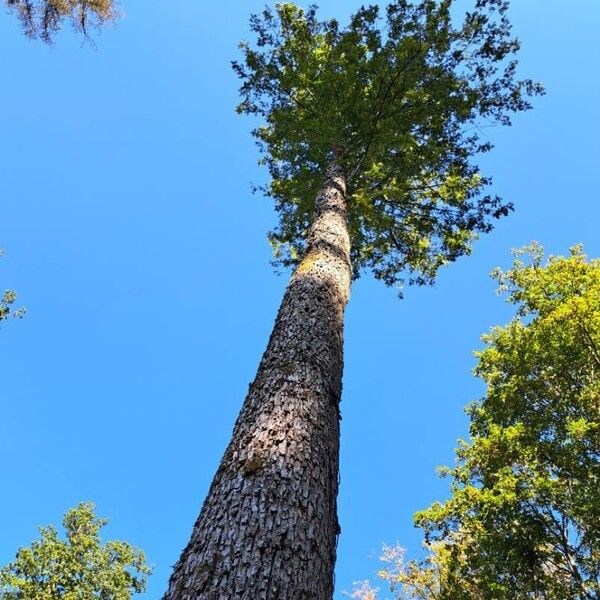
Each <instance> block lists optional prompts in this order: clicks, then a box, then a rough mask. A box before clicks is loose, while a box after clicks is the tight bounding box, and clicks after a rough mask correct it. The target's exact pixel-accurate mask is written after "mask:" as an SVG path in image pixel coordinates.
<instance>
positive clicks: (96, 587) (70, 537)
mask: <svg viewBox="0 0 600 600" xmlns="http://www.w3.org/2000/svg"><path fill="white" fill-rule="evenodd" d="M107 522H108V520H107V519H99V518H97V517H96V516H95V514H94V505H93V504H91V503H89V502H87V503H83V504H80V505H79V506H78V507H77V508H74V509H71V510H69V511H67V513H66V514H65V517H64V519H63V526H64V528H65V534H66V539H65V540H62V539H60V537H59V535H58V532H57V531H56V529H55V528H54V527H52V526H49V527H41V528H40V532H41V534H42V537H41V539H40V540H38V541H35V542H33V544H32V545H31V546H30V547H27V548H20V549H19V551H18V552H17V557H16V559H15V561H14V562H12V563H10V564H9V565H7V566H6V567H4V568H3V569H1V570H0V599H2V600H98V599H101V600H129V599H130V598H131V597H132V595H133V594H137V593H141V592H143V591H144V590H145V589H146V578H147V575H149V574H150V573H151V568H150V567H149V566H148V565H147V564H146V558H145V556H144V553H143V552H142V551H141V550H139V549H138V548H135V547H134V546H131V545H130V544H128V543H126V542H120V541H111V542H106V543H105V544H102V543H101V541H100V529H101V528H102V527H104V525H106V523H107Z"/></svg>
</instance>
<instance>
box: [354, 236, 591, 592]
mask: <svg viewBox="0 0 600 600" xmlns="http://www.w3.org/2000/svg"><path fill="white" fill-rule="evenodd" d="M525 251H526V253H527V255H528V256H529V260H528V261H523V260H521V259H518V260H517V261H516V262H515V264H514V266H513V268H512V269H510V270H508V271H507V272H505V273H504V272H502V271H497V272H496V274H495V276H496V278H497V279H498V280H499V282H500V284H501V290H503V291H505V292H508V294H509V301H510V302H511V303H512V304H514V305H515V307H516V310H517V314H516V316H515V318H514V319H513V320H512V321H511V322H510V323H509V324H508V325H507V326H505V327H496V328H494V329H492V331H491V332H490V333H489V334H488V335H486V336H484V338H483V339H484V341H485V342H486V344H487V347H486V348H485V349H484V350H483V351H482V352H479V353H478V359H479V361H478V365H477V368H476V370H475V372H476V374H477V375H479V377H481V378H482V379H483V380H484V381H485V383H486V385H487V392H486V394H485V396H484V397H483V398H482V399H481V400H479V401H477V402H475V403H473V404H472V405H471V406H470V407H469V409H468V412H469V414H470V416H471V439H470V441H468V442H463V441H461V442H460V445H459V448H458V450H457V465H456V466H455V467H454V468H451V469H444V470H443V473H445V474H446V475H448V476H450V477H451V478H452V494H451V497H450V499H449V500H447V501H446V502H444V503H435V504H433V505H432V506H431V507H430V508H428V509H427V510H425V511H422V512H420V513H417V515H416V522H417V524H418V525H419V526H420V527H422V528H423V529H424V531H425V533H426V537H427V542H428V545H429V548H430V550H431V552H430V553H429V555H428V557H427V558H426V559H425V560H423V561H409V562H405V561H404V560H403V559H402V558H403V557H402V555H401V554H396V557H395V560H393V561H392V562H393V564H392V565H391V568H387V569H385V570H383V571H382V573H381V574H382V575H383V577H384V579H387V580H388V581H389V582H390V583H391V584H392V589H393V591H395V592H397V594H398V595H397V598H398V599H399V600H400V599H401V598H402V599H408V598H421V599H425V600H479V599H481V600H489V599H494V600H529V599H534V600H565V599H567V598H570V599H578V600H595V599H597V598H599V597H600V486H599V485H598V482H599V481H600V260H598V259H596V260H591V261H588V260H586V257H585V255H584V254H583V252H582V249H581V247H575V248H573V249H572V250H571V254H570V256H568V257H550V259H548V261H544V259H543V253H542V249H541V247H540V246H538V245H533V246H531V247H529V248H526V249H525ZM521 252H522V251H521ZM398 559H399V560H398ZM363 589H364V590H367V591H368V590H369V588H363ZM359 591H360V590H359ZM359 591H357V596H356V597H357V598H361V596H360V595H358V592H359ZM371 591H372V590H371ZM363 597H364V598H365V599H366V598H367V596H363ZM373 598H374V596H373Z"/></svg>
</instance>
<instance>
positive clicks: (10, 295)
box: [0, 248, 25, 321]
mask: <svg viewBox="0 0 600 600" xmlns="http://www.w3.org/2000/svg"><path fill="white" fill-rule="evenodd" d="M3 255H4V250H2V249H1V248H0V257H1V256H3ZM16 299H17V294H16V293H15V292H14V291H12V290H6V291H5V292H4V293H3V294H2V296H1V297H0V321H3V320H4V319H8V317H10V316H11V315H12V316H13V317H22V316H23V315H24V314H25V309H24V308H18V309H16V310H14V309H13V306H12V305H13V304H14V303H15V301H16Z"/></svg>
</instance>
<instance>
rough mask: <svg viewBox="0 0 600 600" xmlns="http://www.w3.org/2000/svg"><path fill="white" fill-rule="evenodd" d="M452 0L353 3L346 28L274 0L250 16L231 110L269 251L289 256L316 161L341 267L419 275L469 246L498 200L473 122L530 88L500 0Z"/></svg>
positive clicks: (301, 245)
mask: <svg viewBox="0 0 600 600" xmlns="http://www.w3.org/2000/svg"><path fill="white" fill-rule="evenodd" d="M454 4H455V2H454V0H440V1H434V0H422V1H419V2H415V3H411V2H408V1H407V0H396V1H394V2H392V3H391V4H390V5H389V6H388V7H387V9H386V10H385V15H382V14H381V12H382V11H381V10H380V8H379V7H377V6H368V7H363V8H361V9H360V10H358V11H357V12H356V13H355V14H354V16H353V17H352V18H351V20H350V23H349V25H348V26H346V27H341V26H340V24H339V23H338V22H337V21H336V20H329V21H319V20H318V18H317V13H316V8H315V7H312V8H310V9H308V10H306V11H304V10H303V9H301V8H298V7H297V6H295V5H294V4H292V3H289V2H286V3H280V4H277V5H276V6H275V8H274V9H272V10H271V9H266V10H264V11H263V12H262V13H261V14H260V15H254V16H253V17H252V21H251V27H252V30H253V32H254V33H255V34H256V44H255V45H254V46H252V45H250V44H249V43H243V44H242V51H243V54H244V60H243V61H242V62H235V63H234V68H235V70H236V72H237V73H238V75H239V76H240V78H241V79H242V87H241V94H242V102H241V103H240V105H239V107H238V111H239V112H241V113H248V114H252V115H257V116H259V117H261V118H262V119H263V124H262V125H260V126H259V127H257V128H256V129H255V130H254V135H255V136H256V139H257V141H258V144H259V147H260V148H261V150H262V161H263V162H264V163H265V164H266V165H267V166H268V168H269V172H270V175H271V182H270V184H269V185H268V186H267V187H266V188H265V190H264V191H266V193H267V194H268V195H269V196H271V197H272V198H273V199H274V201H275V206H276V209H277V211H278V213H279V217H280V220H279V225H278V227H277V228H276V229H275V230H274V231H273V232H271V234H270V241H271V243H272V244H273V247H274V254H275V262H276V263H277V264H280V265H284V266H289V265H295V264H297V263H298V260H299V259H300V258H301V257H302V255H303V251H304V249H305V247H306V239H305V238H306V231H307V229H308V226H309V223H310V221H311V218H312V214H313V210H314V201H315V196H316V194H317V191H318V189H319V186H320V184H321V182H322V179H323V173H324V169H325V167H326V165H327V164H328V163H329V162H330V161H331V159H332V157H333V156H335V159H336V161H337V162H338V163H340V166H342V167H343V169H344V171H345V173H346V179H347V184H348V204H349V227H350V232H351V238H352V259H353V265H354V275H355V276H358V275H359V274H360V272H361V271H363V270H365V269H370V270H371V271H372V272H373V274H374V275H375V277H377V278H379V279H382V280H383V281H385V282H386V283H387V284H389V285H392V284H400V283H401V282H402V281H408V283H419V284H422V283H430V282H431V281H433V279H434V278H435V275H436V272H437V270H438V269H439V267H440V266H441V265H443V264H445V263H447V262H449V261H453V260H455V259H456V258H457V257H459V256H461V255H463V254H465V253H468V252H469V249H470V246H471V242H472V241H473V239H474V237H476V235H477V234H478V233H481V232H487V231H489V230H490V229H491V227H492V224H491V223H492V221H493V219H494V218H497V217H500V216H502V215H506V214H507V213H508V211H509V210H510V208H511V205H510V203H505V202H503V201H502V200H501V199H500V198H498V197H496V196H491V195H486V194H485V193H484V190H485V189H486V187H487V185H488V184H489V183H490V179H489V178H487V177H485V176H483V175H482V174H481V173H480V170H479V168H478V166H477V165H476V164H475V163H474V161H473V157H474V156H475V155H476V154H478V153H480V152H486V151H488V150H489V149H490V148H491V144H490V143H489V142H488V141H483V140H482V139H481V135H480V128H481V127H485V126H487V125H491V124H495V123H501V124H504V125H508V124H510V114H511V113H514V112H518V111H522V110H526V109H528V108H530V103H529V101H528V97H529V96H531V95H534V94H539V93H542V87H541V86H540V85H539V84H536V83H534V82H532V81H531V80H517V79H516V65H517V63H516V61H515V59H514V55H515V54H516V52H517V51H518V49H519V42H518V41H517V40H516V39H515V38H514V37H513V36H512V33H511V25H510V23H509V20H508V18H507V15H506V11H507V9H508V2H507V1H506V0H477V1H476V3H475V7H474V9H473V10H472V11H471V12H468V13H467V14H466V15H465V17H464V20H463V21H462V22H461V23H460V24H459V25H455V24H454V18H453V14H452V12H453V8H454Z"/></svg>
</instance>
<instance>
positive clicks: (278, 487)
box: [165, 0, 541, 600]
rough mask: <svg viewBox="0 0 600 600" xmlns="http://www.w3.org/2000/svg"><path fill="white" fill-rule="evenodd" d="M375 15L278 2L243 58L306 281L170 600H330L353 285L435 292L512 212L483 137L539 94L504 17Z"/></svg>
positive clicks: (287, 255)
mask: <svg viewBox="0 0 600 600" xmlns="http://www.w3.org/2000/svg"><path fill="white" fill-rule="evenodd" d="M452 5H453V2H452V0H443V1H441V2H434V1H432V0H424V1H421V2H417V3H409V2H406V1H402V0H398V1H396V2H393V3H392V4H390V6H389V7H388V8H387V10H386V11H385V15H384V16H383V15H380V9H379V8H378V7H376V6H370V7H366V8H364V7H363V8H361V9H360V10H359V11H358V12H357V13H356V14H355V15H354V16H353V17H352V18H351V20H350V23H349V25H348V26H347V27H346V28H341V27H340V25H339V24H338V23H337V21H335V20H331V21H327V22H322V21H319V20H318V19H317V16H316V9H314V8H311V9H309V10H308V11H303V10H302V9H300V8H298V7H296V6H295V5H293V4H291V3H283V4H277V5H276V7H275V9H274V10H269V9H267V10H265V11H264V12H263V13H262V14H261V15H259V16H254V17H253V18H252V20H251V27H252V30H253V31H254V33H255V34H256V37H257V41H256V45H255V46H254V47H252V46H250V45H249V44H247V43H244V44H243V45H242V50H243V53H244V62H243V63H235V64H234V68H235V70H236V71H237V73H238V75H239V76H240V77H241V79H242V87H241V94H242V102H241V104H240V106H239V112H242V113H247V114H252V115H257V116H258V117H261V118H262V119H263V125H261V126H259V127H258V128H257V129H256V130H255V131H254V133H255V136H256V138H257V140H258V143H259V146H260V148H261V149H262V152H263V162H264V163H265V164H266V165H267V166H268V168H269V172H270V175H271V183H270V185H269V186H268V187H267V188H266V189H265V190H264V191H265V192H266V193H267V195H269V196H271V197H272V198H273V199H274V201H275V207H276V209H277V211H278V213H279V216H280V220H279V226H278V228H277V229H276V230H275V231H273V232H272V233H271V234H270V240H271V243H272V244H273V247H274V250H275V258H276V261H277V262H278V263H279V264H281V265H284V266H295V267H296V270H295V272H294V274H293V276H292V278H291V281H290V284H289V286H288V288H287V290H286V293H285V296H284V299H283V303H282V305H281V308H280V311H279V314H278V316H277V320H276V323H275V327H274V330H273V333H272V335H271V338H270V340H269V344H268V347H267V350H266V352H265V354H264V356H263V358H262V361H261V364H260V366H259V369H258V373H257V376H256V379H255V380H254V382H253V384H252V385H251V386H250V390H249V393H248V396H247V398H246V401H245V403H244V405H243V407H242V410H241V413H240V416H239V418H238V420H237V422H236V425H235V428H234V432H233V436H232V440H231V443H230V445H229V447H228V448H227V450H226V452H225V455H224V457H223V460H222V462H221V464H220V466H219V469H218V471H217V474H216V476H215V478H214V480H213V483H212V486H211V489H210V491H209V494H208V497H207V499H206V501H205V503H204V505H203V508H202V511H201V514H200V516H199V518H198V521H197V522H196V525H195V527H194V531H193V533H192V538H191V540H190V542H189V544H188V546H187V548H186V549H185V550H184V552H183V554H182V556H181V558H180V560H179V562H178V564H177V565H176V567H175V571H174V573H173V575H172V577H171V581H170V586H169V590H168V592H167V594H166V596H165V598H166V599H168V600H191V599H192V598H193V599H194V600H197V599H200V598H252V599H260V598H270V599H273V598H297V599H308V598H318V599H326V598H330V597H331V596H332V593H333V567H334V562H335V548H336V540H337V535H338V533H339V531H340V529H339V525H338V521H337V511H336V497H337V489H338V448H339V423H338V421H339V401H340V396H341V378H342V364H343V358H342V338H343V315H344V309H345V306H346V303H347V301H348V297H349V294H350V285H351V280H352V278H353V277H357V276H358V275H359V274H360V273H361V272H362V271H364V270H367V269H370V270H371V271H372V273H374V275H375V277H377V278H379V279H383V280H384V281H385V282H386V283H387V284H390V285H393V284H400V283H401V282H403V281H406V282H408V283H418V284H424V283H431V282H432V281H433V280H434V278H435V275H436V273H437V271H438V269H439V267H440V266H442V265H443V264H446V263H448V262H451V261H453V260H455V259H456V258H458V257H459V256H461V255H462V254H465V253H468V252H469V251H470V248H471V242H472V241H473V239H474V238H475V237H476V235H477V234H478V233H480V232H487V231H489V230H490V229H491V220H493V218H495V217H500V216H502V215H504V214H506V213H507V212H508V211H509V209H510V205H508V204H504V203H502V201H501V200H500V199H499V198H497V197H492V196H488V195H484V193H483V190H484V188H485V187H486V185H487V184H489V179H487V178H485V177H483V176H482V175H481V174H480V173H479V169H478V168H477V166H476V165H475V164H474V163H473V161H472V159H473V156H474V155H475V154H477V153H478V152H484V151H487V150H489V148H490V145H489V143H487V142H482V141H481V140H480V139H479V137H478V134H477V127H478V126H479V125H481V124H482V123H483V122H485V123H488V124H489V123H494V122H499V123H503V124H509V122H510V120H509V114H510V113H512V112H515V111H521V110H524V109H527V108H529V103H528V101H527V99H526V97H527V96H528V95H530V94H534V93H538V92H540V91H541V88H540V87H539V86H537V85H535V84H533V83H532V82H531V81H517V80H516V79H515V69H516V63H515V62H514V60H512V56H513V55H514V54H515V53H516V51H517V50H518V43H517V41H516V40H515V39H513V38H512V37H511V32H510V24H509V22H508V20H507V18H506V10H507V6H508V5H507V2H504V1H502V0H478V1H477V2H476V5H475V8H474V10H473V11H472V12H470V13H468V14H467V15H466V17H465V19H464V21H463V22H462V23H461V24H460V25H459V26H455V25H453V21H452V17H451V8H452Z"/></svg>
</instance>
